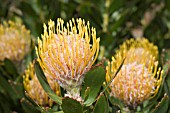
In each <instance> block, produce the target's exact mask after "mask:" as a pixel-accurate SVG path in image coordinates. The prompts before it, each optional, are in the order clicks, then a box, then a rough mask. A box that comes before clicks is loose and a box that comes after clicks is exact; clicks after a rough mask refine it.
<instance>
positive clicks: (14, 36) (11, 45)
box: [0, 21, 31, 61]
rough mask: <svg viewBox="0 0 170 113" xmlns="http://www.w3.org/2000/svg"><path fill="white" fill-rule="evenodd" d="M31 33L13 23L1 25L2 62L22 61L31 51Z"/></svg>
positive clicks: (0, 53) (0, 52)
mask: <svg viewBox="0 0 170 113" xmlns="http://www.w3.org/2000/svg"><path fill="white" fill-rule="evenodd" d="M30 41H31V36H30V31H28V30H27V29H26V28H25V26H23V25H21V24H20V23H14V22H12V21H8V22H4V23H3V24H0V60H4V59H5V58H9V59H11V60H13V61H21V60H22V59H23V58H24V56H25V55H26V54H27V53H28V52H29V49H30Z"/></svg>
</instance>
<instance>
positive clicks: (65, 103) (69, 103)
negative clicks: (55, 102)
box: [61, 97, 83, 113]
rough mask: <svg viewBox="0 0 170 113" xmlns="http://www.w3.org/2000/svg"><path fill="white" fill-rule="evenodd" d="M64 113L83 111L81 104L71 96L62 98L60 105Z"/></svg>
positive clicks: (81, 112) (80, 112)
mask: <svg viewBox="0 0 170 113" xmlns="http://www.w3.org/2000/svg"><path fill="white" fill-rule="evenodd" d="M61 107H62V109H63V111H64V113H83V107H82V105H81V104H80V103H79V102H78V101H76V100H74V99H71V98H68V97H66V98H63V100H62V105H61Z"/></svg>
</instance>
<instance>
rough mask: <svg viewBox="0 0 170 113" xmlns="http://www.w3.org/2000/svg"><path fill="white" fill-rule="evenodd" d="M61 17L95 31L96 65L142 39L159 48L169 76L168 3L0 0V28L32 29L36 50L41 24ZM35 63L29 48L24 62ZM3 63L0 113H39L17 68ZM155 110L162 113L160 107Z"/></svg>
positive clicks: (166, 87) (167, 85) (162, 0)
mask: <svg viewBox="0 0 170 113" xmlns="http://www.w3.org/2000/svg"><path fill="white" fill-rule="evenodd" d="M59 17H60V18H63V19H64V20H66V21H67V20H69V19H71V18H73V17H75V18H77V17H81V18H84V19H85V20H86V21H90V23H91V26H93V27H95V28H96V30H97V36H98V37H100V38H101V43H100V44H101V48H100V49H101V51H102V52H101V53H100V55H99V60H101V59H102V58H103V56H104V57H106V58H108V59H110V58H111V56H112V55H114V53H115V50H116V49H117V48H118V47H119V45H120V44H122V43H123V42H124V41H125V40H126V39H129V38H132V37H142V36H143V37H146V38H148V39H149V40H150V41H151V42H153V43H154V44H155V45H157V46H158V48H159V54H160V55H159V56H160V57H159V59H160V61H161V65H162V66H163V65H165V64H166V65H165V67H164V68H167V70H166V71H167V73H168V61H169V60H170V59H169V58H168V57H169V56H170V1H169V0H128V1H127V0H0V22H3V21H4V20H14V21H18V22H22V23H23V24H25V25H26V27H27V28H28V29H30V31H31V34H32V35H33V36H34V39H35V44H36V39H37V37H38V36H40V35H41V34H42V33H43V27H42V26H43V23H47V22H48V20H49V19H52V20H55V21H56V19H57V18H59ZM33 45H34V44H33ZM34 58H35V51H34V47H33V49H32V52H31V53H30V54H29V55H28V56H27V58H26V59H25V62H28V63H29V62H30V61H32V60H33V59H34ZM4 62H5V64H4V65H3V66H1V67H0V75H2V76H0V112H3V113H5V112H6V113H9V112H12V111H16V112H21V113H23V112H27V113H30V112H38V111H37V109H39V107H37V109H36V108H35V107H32V106H33V103H32V104H30V103H29V102H28V100H29V99H28V97H26V96H25V94H24V90H23V85H22V77H21V76H20V75H19V74H18V72H17V71H16V70H15V68H13V67H9V66H13V63H12V62H10V61H9V60H7V59H6V60H5V61H4ZM6 75H10V76H6ZM164 77H165V78H166V79H165V83H164V85H163V88H162V89H163V90H161V91H162V92H160V95H161V96H162V97H163V95H164V93H165V92H166V93H167V95H168V96H170V92H169V89H170V75H167V76H164ZM87 79H88V78H87ZM161 96H160V97H161ZM166 98H167V97H166V96H164V98H163V99H162V101H163V102H165V103H166ZM158 100H159V101H160V100H161V99H158ZM105 101H106V99H105V97H104V96H103V95H101V96H100V98H99V99H98V103H102V102H105ZM64 102H65V103H67V102H68V100H67V99H65V101H64ZM105 103H107V102H105ZM155 105H156V104H155ZM162 106H163V105H162ZM97 107H99V105H98V104H96V109H94V113H97V112H98V111H97ZM63 108H67V106H65V107H63ZM55 109H57V108H55ZM115 109H117V108H115ZM157 109H158V110H161V108H160V109H159V106H158V108H157ZM168 110H169V112H170V108H167V110H166V111H168ZM113 111H114V110H113ZM106 112H107V111H106ZM153 112H154V111H153Z"/></svg>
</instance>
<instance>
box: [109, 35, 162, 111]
mask: <svg viewBox="0 0 170 113" xmlns="http://www.w3.org/2000/svg"><path fill="white" fill-rule="evenodd" d="M157 56H158V48H157V46H155V45H153V44H152V43H150V42H149V41H148V40H147V39H145V38H137V39H130V40H127V41H126V42H124V43H123V44H122V45H121V46H120V49H119V50H118V51H116V55H115V56H114V57H112V61H111V62H108V66H107V67H106V70H107V73H106V81H107V82H110V81H111V79H112V78H113V76H114V74H115V72H116V71H117V69H118V68H119V66H120V64H121V63H122V61H123V59H124V58H125V61H124V64H123V66H122V68H121V69H120V71H119V73H118V74H117V75H116V77H115V78H114V79H113V81H112V82H111V84H110V89H111V93H110V94H111V96H114V97H116V98H119V99H121V100H122V101H123V102H124V103H126V104H127V105H129V106H131V107H133V108H135V107H136V106H137V105H139V104H141V103H142V102H143V101H144V100H146V99H151V98H153V97H154V96H155V95H156V94H157V92H158V89H159V87H160V85H161V82H162V74H163V70H161V68H158V61H157V60H156V59H157Z"/></svg>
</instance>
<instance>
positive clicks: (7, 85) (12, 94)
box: [0, 76, 18, 101]
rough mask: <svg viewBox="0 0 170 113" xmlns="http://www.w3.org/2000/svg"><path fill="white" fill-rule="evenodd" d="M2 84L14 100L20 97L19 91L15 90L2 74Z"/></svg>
mask: <svg viewBox="0 0 170 113" xmlns="http://www.w3.org/2000/svg"><path fill="white" fill-rule="evenodd" d="M0 85H1V86H2V88H3V89H4V90H5V91H6V93H7V94H9V96H10V97H11V98H12V99H13V100H14V101H15V100H16V99H18V96H17V93H16V92H15V91H14V89H13V88H12V86H11V85H10V84H9V82H7V81H6V80H5V79H4V78H3V77H2V76H0Z"/></svg>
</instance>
